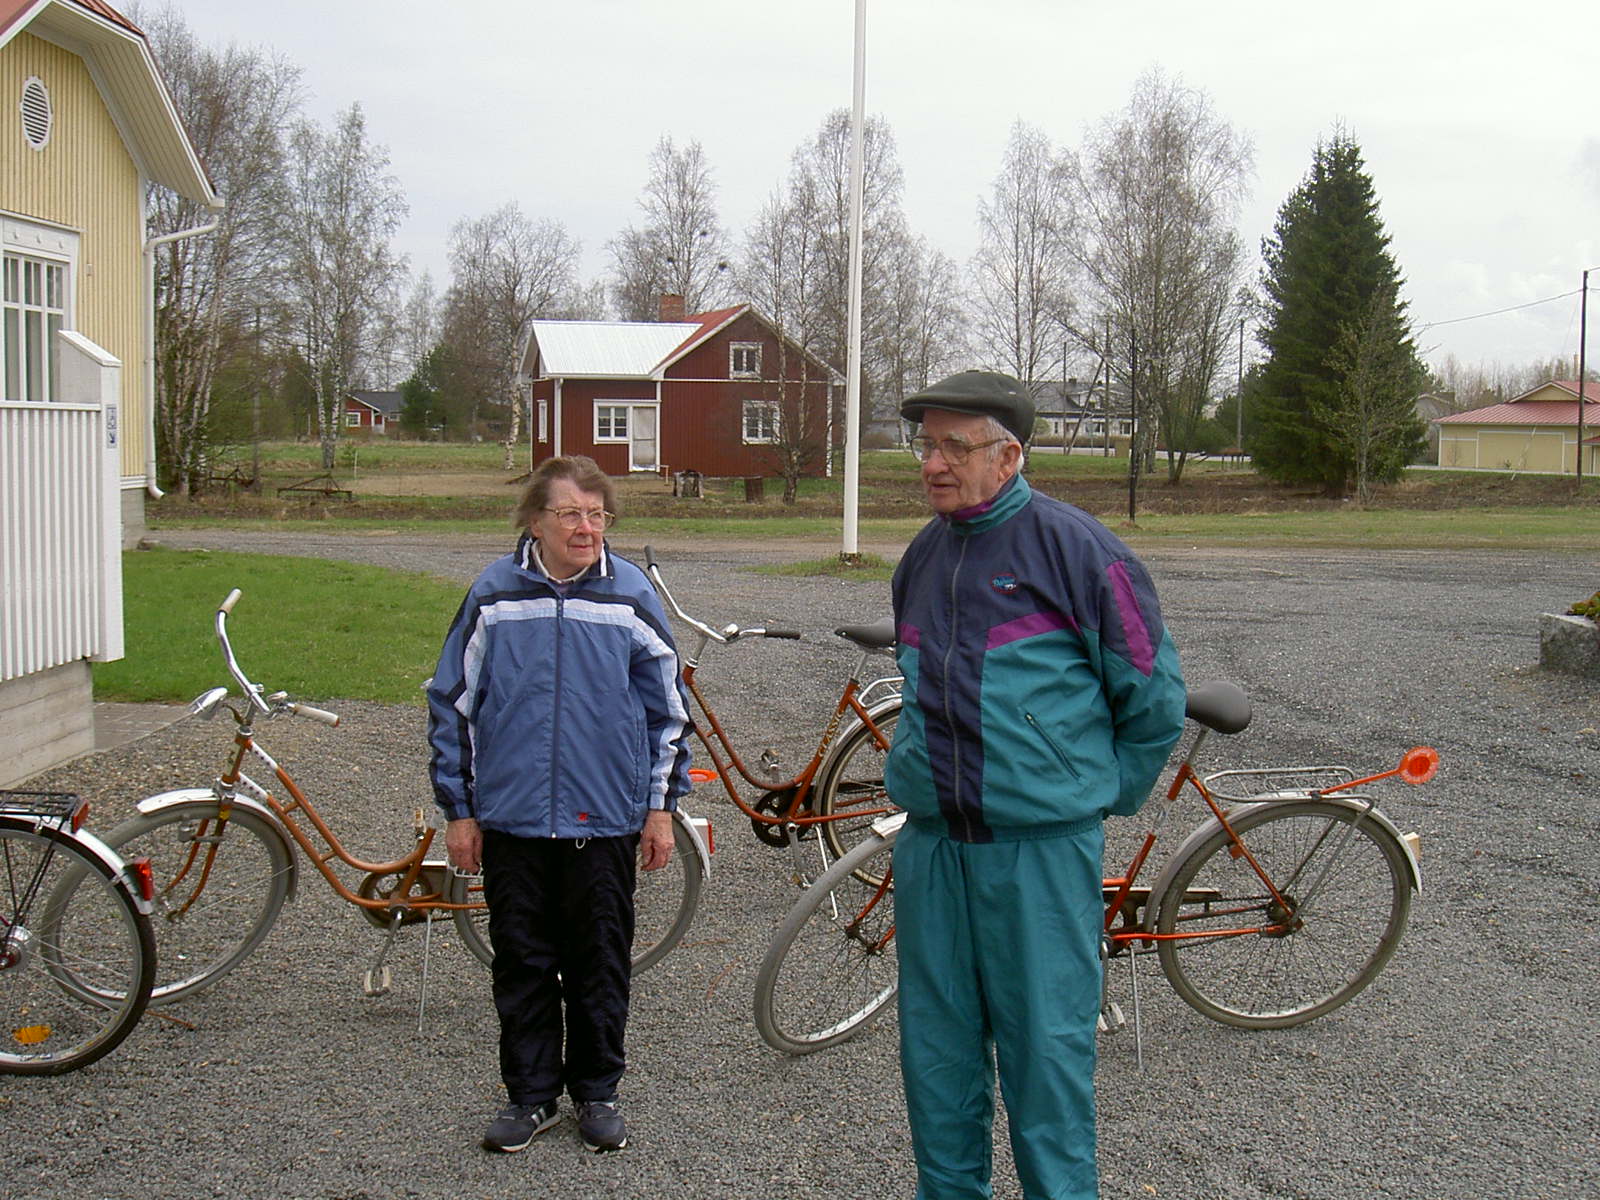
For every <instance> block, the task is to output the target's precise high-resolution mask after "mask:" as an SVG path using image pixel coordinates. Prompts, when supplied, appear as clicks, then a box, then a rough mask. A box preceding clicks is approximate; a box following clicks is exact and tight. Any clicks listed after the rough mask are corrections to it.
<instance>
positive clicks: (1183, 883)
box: [1156, 800, 1411, 1029]
mask: <svg viewBox="0 0 1600 1200" xmlns="http://www.w3.org/2000/svg"><path fill="white" fill-rule="evenodd" d="M1358 815H1359V814H1358V812H1357V811H1356V810H1353V809H1351V808H1349V807H1346V806H1344V805H1341V804H1335V803H1332V802H1330V801H1324V800H1301V801H1286V802H1284V803H1281V804H1278V803H1275V804H1270V805H1268V806H1266V807H1264V808H1261V809H1258V810H1257V811H1256V812H1253V813H1248V814H1245V815H1243V816H1241V817H1240V818H1239V819H1238V821H1237V822H1236V823H1235V824H1234V829H1235V830H1236V831H1237V832H1238V834H1239V838H1240V840H1241V841H1242V842H1243V843H1244V845H1245V847H1246V848H1247V849H1248V850H1249V852H1250V856H1251V857H1253V858H1254V859H1255V860H1256V861H1257V862H1258V863H1260V864H1261V867H1262V869H1263V870H1264V871H1265V872H1266V873H1267V875H1268V877H1269V878H1271V879H1272V880H1273V884H1274V886H1275V887H1276V888H1277V889H1278V890H1279V892H1280V894H1283V895H1285V898H1286V899H1287V900H1289V901H1290V903H1291V904H1293V903H1294V902H1295V900H1296V899H1297V888H1298V887H1304V886H1313V887H1315V888H1316V892H1315V895H1314V896H1313V897H1312V899H1311V902H1310V905H1309V907H1308V909H1307V910H1306V912H1305V914H1304V916H1303V918H1302V920H1303V922H1304V923H1303V924H1301V925H1299V927H1298V928H1295V929H1293V930H1291V931H1289V932H1284V933H1277V934H1269V933H1262V932H1255V933H1252V932H1246V933H1242V934H1239V935H1237V936H1211V937H1206V936H1203V935H1205V934H1206V933H1207V932H1211V933H1213V934H1216V933H1217V932H1219V931H1222V930H1232V929H1249V928H1251V921H1252V920H1254V921H1256V922H1257V923H1258V924H1260V923H1263V922H1265V923H1273V922H1277V921H1279V919H1280V918H1281V917H1282V915H1283V914H1282V912H1281V911H1274V909H1275V908H1276V903H1275V902H1274V901H1273V900H1272V897H1271V896H1270V894H1268V892H1267V890H1266V889H1265V887H1264V886H1263V885H1262V883H1261V880H1260V878H1259V877H1258V876H1257V875H1256V874H1255V872H1254V871H1253V870H1252V869H1251V867H1250V865H1249V862H1248V860H1247V859H1246V858H1245V857H1243V856H1237V857H1236V856H1235V855H1233V854H1232V853H1230V850H1231V843H1230V841H1229V839H1228V836H1227V834H1226V832H1224V831H1223V830H1221V829H1218V830H1217V832H1216V833H1215V834H1214V835H1213V836H1211V837H1208V838H1206V839H1205V840H1204V841H1203V842H1201V843H1200V844H1199V845H1198V846H1196V847H1195V848H1194V850H1192V851H1191V852H1190V853H1189V854H1188V855H1187V856H1186V857H1185V859H1184V861H1183V862H1182V863H1181V864H1180V865H1179V866H1178V867H1177V868H1176V870H1175V871H1174V873H1173V875H1172V879H1171V882H1170V883H1169V885H1168V886H1167V887H1166V888H1165V889H1164V890H1163V892H1162V895H1161V897H1160V898H1159V900H1158V901H1157V904H1158V907H1157V910H1156V911H1157V918H1156V931H1157V932H1158V933H1162V934H1170V933H1174V932H1179V931H1192V932H1193V933H1194V934H1195V935H1196V936H1194V937H1193V938H1185V939H1182V940H1177V941H1160V942H1157V943H1156V946H1157V955H1158V957H1159V959H1160V962H1161V969H1162V971H1163V973H1164V974H1165V975H1166V977H1167V980H1168V981H1169V982H1170V983H1171V984H1172V988H1173V990H1174V991H1175V992H1177V993H1178V995H1179V996H1180V997H1182V999H1183V1000H1184V1002H1185V1003H1187V1004H1188V1005H1190V1006H1191V1007H1192V1008H1194V1009H1195V1010H1196V1011H1197V1012H1200V1013H1203V1014H1204V1015H1205V1016H1207V1017H1210V1018H1211V1019H1212V1020H1215V1021H1220V1022H1222V1023H1223V1024H1225V1025H1233V1026H1237V1027H1239V1028H1243V1029H1284V1028H1288V1027H1289V1026H1292V1025H1299V1024H1302V1023H1303V1022H1306V1021H1310V1020H1313V1019H1314V1018H1316V1017H1320V1016H1323V1015H1325V1014H1327V1013H1330V1012H1332V1011H1333V1010H1334V1009H1336V1008H1338V1007H1339V1006H1340V1005H1341V1004H1345V1003H1347V1002H1348V1001H1349V1000H1350V999H1351V998H1352V997H1354V996H1355V995H1356V994H1357V993H1359V992H1360V991H1361V990H1362V989H1363V988H1365V987H1366V986H1367V985H1368V984H1369V983H1371V982H1372V981H1373V979H1375V978H1376V977H1377V975H1378V973H1379V972H1380V971H1382V970H1383V968H1384V965H1385V964H1386V963H1387V962H1388V961H1389V959H1390V957H1391V956H1393V954H1394V952H1395V949H1396V948H1397V947H1398V946H1399V944H1400V937H1401V935H1402V934H1403V933H1404V932H1405V926H1406V919H1407V917H1408V916H1409V915H1410V912H1411V873H1410V870H1409V868H1408V866H1407V862H1406V852H1405V848H1404V847H1403V846H1402V845H1401V844H1400V843H1399V841H1398V840H1397V839H1396V838H1395V837H1394V835H1393V834H1392V833H1390V832H1389V830H1388V829H1387V828H1385V827H1384V826H1382V825H1380V824H1378V822H1376V821H1371V820H1368V821H1364V822H1362V823H1361V824H1359V825H1355V826H1354V828H1353V829H1351V828H1350V827H1351V826H1352V824H1353V823H1354V822H1355V820H1356V817H1357V816H1358ZM1346 833H1349V835H1350V836H1349V839H1348V840H1347V841H1346V840H1345V839H1344V837H1343V835H1344V834H1346ZM1335 854H1337V857H1334V856H1335ZM1324 871H1326V872H1327V874H1326V877H1325V878H1324V877H1323V874H1324ZM1319 879H1321V880H1322V882H1321V883H1320V885H1318V884H1317V880H1319Z"/></svg>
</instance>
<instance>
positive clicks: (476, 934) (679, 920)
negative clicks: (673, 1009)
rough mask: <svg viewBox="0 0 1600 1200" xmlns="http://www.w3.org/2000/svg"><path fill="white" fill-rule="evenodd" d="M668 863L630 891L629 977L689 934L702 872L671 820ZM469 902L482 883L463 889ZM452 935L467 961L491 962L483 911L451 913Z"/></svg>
mask: <svg viewBox="0 0 1600 1200" xmlns="http://www.w3.org/2000/svg"><path fill="white" fill-rule="evenodd" d="M672 845H673V851H672V861H671V862H669V863H668V864H667V865H666V866H664V867H662V868H661V869H660V870H657V871H640V872H639V874H638V880H637V883H636V884H635V887H634V894H633V910H634V930H633V974H635V975H641V974H643V973H644V972H645V971H648V970H649V969H650V968H651V967H653V966H655V965H656V963H658V962H660V961H661V960H662V959H663V958H665V957H666V956H667V955H668V954H670V953H671V952H672V950H673V948H674V947H675V946H677V944H678V943H679V942H681V941H682V940H683V935H684V934H686V933H688V932H689V926H690V924H691V923H692V922H693V921H694V914H695V910H696V909H697V908H699V906H700V893H701V890H702V889H703V888H704V887H705V872H704V869H703V868H702V867H701V864H700V855H699V854H698V853H696V851H695V848H694V838H693V836H692V835H691V834H690V833H689V830H688V829H687V828H686V827H685V825H684V822H683V819H682V818H681V817H678V816H677V815H676V814H674V817H673V821H672ZM464 894H465V896H466V897H467V899H469V900H476V899H481V898H482V896H483V883H482V881H481V880H473V881H472V882H471V883H469V884H468V885H467V888H466V889H465V893H464ZM455 925H456V932H457V934H458V935H459V936H460V938H461V940H462V942H463V943H464V944H465V945H466V947H467V949H468V950H469V951H471V953H472V956H473V957H474V958H476V959H477V960H478V961H479V962H481V963H483V964H484V966H490V965H492V964H493V962H494V948H493V947H492V946H491V945H490V942H489V910H488V909H487V908H476V909H457V910H456V913H455Z"/></svg>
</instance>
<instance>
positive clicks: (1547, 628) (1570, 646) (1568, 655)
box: [1539, 613, 1600, 680]
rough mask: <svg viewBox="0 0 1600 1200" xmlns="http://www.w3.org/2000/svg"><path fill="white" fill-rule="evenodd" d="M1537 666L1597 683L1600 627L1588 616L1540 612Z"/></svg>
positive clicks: (1599, 666) (1599, 672)
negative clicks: (1579, 676)
mask: <svg viewBox="0 0 1600 1200" xmlns="http://www.w3.org/2000/svg"><path fill="white" fill-rule="evenodd" d="M1539 665H1540V666H1541V667H1545V668H1548V669H1549V670H1552V671H1566V672H1569V673H1571V674H1573V675H1583V676H1587V677H1588V678H1590V679H1594V680H1600V626H1597V625H1596V624H1595V623H1594V622H1593V621H1591V620H1589V618H1588V617H1571V616H1566V615H1563V614H1557V613H1541V614H1540V615H1539Z"/></svg>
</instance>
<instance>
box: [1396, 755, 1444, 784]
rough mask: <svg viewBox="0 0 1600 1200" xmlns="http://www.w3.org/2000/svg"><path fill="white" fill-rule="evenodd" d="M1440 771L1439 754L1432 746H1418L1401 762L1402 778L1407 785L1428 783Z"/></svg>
mask: <svg viewBox="0 0 1600 1200" xmlns="http://www.w3.org/2000/svg"><path fill="white" fill-rule="evenodd" d="M1438 769H1439V752H1438V751H1437V750H1435V749H1434V748H1433V747H1432V746H1416V747H1414V748H1412V749H1410V750H1407V751H1406V754H1405V757H1404V758H1402V759H1401V760H1400V778H1401V779H1403V780H1405V781H1406V782H1407V783H1411V784H1418V783H1427V782H1428V780H1430V779H1432V778H1433V776H1434V773H1435V772H1436V771H1438Z"/></svg>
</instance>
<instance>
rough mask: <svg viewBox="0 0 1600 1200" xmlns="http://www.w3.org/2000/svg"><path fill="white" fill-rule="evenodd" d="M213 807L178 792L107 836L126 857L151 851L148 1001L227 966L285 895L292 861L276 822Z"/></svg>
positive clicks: (185, 990) (266, 925)
mask: <svg viewBox="0 0 1600 1200" xmlns="http://www.w3.org/2000/svg"><path fill="white" fill-rule="evenodd" d="M218 812H219V807H218V804H217V802H216V801H215V800H192V801H183V802H181V803H178V804H173V805H170V806H168V807H166V808H163V809H160V810H158V811H156V812H153V813H148V814H141V815H139V816H137V817H130V818H129V819H128V820H126V821H123V822H122V823H121V824H120V825H117V826H116V827H115V828H113V829H112V830H111V832H110V833H109V834H107V835H106V843H107V844H108V845H109V846H110V847H111V848H112V849H113V850H115V851H116V852H117V853H118V854H120V855H122V857H123V858H124V859H128V858H139V857H145V858H148V859H149V860H150V869H151V872H152V874H153V875H154V877H155V908H154V911H153V913H152V916H151V925H152V926H153V927H154V929H155V935H156V953H157V956H158V957H157V967H156V983H155V987H154V988H153V989H152V990H151V993H150V1003H151V1004H153V1005H162V1004H172V1003H174V1002H176V1001H178V1000H181V999H183V998H184V997H185V996H190V995H193V994H194V993H195V992H198V991H201V990H202V989H204V988H208V987H210V986H211V985H212V984H214V983H216V982H217V980H219V979H221V978H222V977H223V976H224V975H226V974H227V973H228V972H229V971H231V970H233V968H234V967H236V966H238V965H239V963H241V962H242V961H243V960H244V959H245V958H246V957H247V956H248V955H249V954H250V953H251V952H252V951H254V950H255V948H256V947H257V946H259V945H260V944H261V941H262V939H263V938H265V937H266V936H267V934H268V933H270V932H271V931H272V926H273V922H275V921H276V920H277V919H278V914H279V912H281V911H282V909H283V904H284V901H285V900H286V899H287V898H288V894H289V877H290V872H291V870H292V869H293V864H292V861H291V859H290V857H289V856H290V850H289V847H288V844H287V842H286V841H285V840H284V837H283V834H282V833H281V832H280V831H279V830H278V827H277V825H276V824H275V823H273V822H271V821H270V820H268V819H267V818H266V817H263V816H261V815H260V814H259V813H256V812H254V811H252V810H251V809H248V808H243V807H239V806H235V807H234V808H233V810H232V812H231V814H230V815H229V817H228V819H227V820H226V821H225V822H224V821H222V820H221V818H220V817H219V816H218ZM209 839H216V840H215V841H212V840H209ZM213 846H214V849H215V853H211V852H210V851H211V848H212V847H213ZM208 856H209V859H210V862H209V870H208V869H207V858H208Z"/></svg>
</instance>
